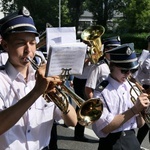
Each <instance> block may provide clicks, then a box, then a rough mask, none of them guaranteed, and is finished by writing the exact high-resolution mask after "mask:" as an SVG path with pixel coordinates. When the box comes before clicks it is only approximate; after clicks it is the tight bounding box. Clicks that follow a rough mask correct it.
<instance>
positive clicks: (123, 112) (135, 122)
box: [92, 43, 150, 150]
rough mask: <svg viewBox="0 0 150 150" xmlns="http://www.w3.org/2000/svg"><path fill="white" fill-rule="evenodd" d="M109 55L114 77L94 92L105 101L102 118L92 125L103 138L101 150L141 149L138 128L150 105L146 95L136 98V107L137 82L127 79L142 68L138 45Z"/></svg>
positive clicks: (126, 45) (129, 44)
mask: <svg viewBox="0 0 150 150" xmlns="http://www.w3.org/2000/svg"><path fill="white" fill-rule="evenodd" d="M107 52H108V53H109V54H110V65H109V67H110V74H109V76H108V78H107V79H106V80H105V81H103V82H102V83H101V84H100V86H99V89H98V88H97V89H96V90H95V91H94V97H97V98H98V97H99V98H100V99H101V100H102V102H103V112H102V115H101V117H100V118H99V119H98V120H97V121H96V122H95V123H94V124H93V125H92V128H93V130H94V132H95V133H96V135H97V136H98V137H99V138H100V140H99V147H98V150H105V149H109V150H133V149H136V150H140V144H139V142H138V140H137V138H136V135H135V131H134V129H135V128H139V127H141V126H143V125H144V123H145V121H144V119H143V117H142V115H141V114H140V112H141V111H142V110H143V109H145V108H147V107H148V105H149V104H150V102H149V100H148V98H147V96H148V95H147V94H146V93H142V94H141V95H140V96H138V97H135V98H136V103H135V104H133V102H132V101H131V94H130V89H131V85H132V84H133V83H132V84H131V85H130V84H129V82H128V80H127V78H129V76H130V75H132V73H133V72H135V71H136V70H137V68H138V62H137V57H136V53H135V51H134V44H133V43H127V44H123V45H122V46H119V47H117V48H114V49H112V50H109V51H107Z"/></svg>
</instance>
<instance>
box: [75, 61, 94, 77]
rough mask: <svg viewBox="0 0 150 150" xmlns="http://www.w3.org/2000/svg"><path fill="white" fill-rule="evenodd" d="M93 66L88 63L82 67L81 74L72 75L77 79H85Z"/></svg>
mask: <svg viewBox="0 0 150 150" xmlns="http://www.w3.org/2000/svg"><path fill="white" fill-rule="evenodd" d="M92 66H93V64H91V63H89V64H88V65H84V67H83V72H82V74H81V75H74V76H75V77H76V78H78V79H87V77H88V74H89V71H90V68H91V67H92Z"/></svg>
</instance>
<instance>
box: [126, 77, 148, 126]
mask: <svg viewBox="0 0 150 150" xmlns="http://www.w3.org/2000/svg"><path fill="white" fill-rule="evenodd" d="M127 81H128V83H129V84H130V86H131V89H130V95H131V101H132V103H133V104H135V103H136V98H135V95H133V94H132V93H135V94H136V96H139V95H140V94H141V93H147V92H146V90H145V89H144V88H143V87H142V85H140V84H139V83H138V82H137V81H136V80H135V79H134V78H133V77H131V76H130V77H129V78H128V79H127ZM131 82H132V83H134V84H135V85H132V84H131ZM132 90H133V91H134V92H132ZM147 94H148V98H149V97H150V93H147ZM149 100H150V99H149ZM149 107H150V106H149ZM141 115H142V117H143V118H144V120H145V122H146V124H147V125H148V127H149V128H150V113H146V112H145V111H142V112H141Z"/></svg>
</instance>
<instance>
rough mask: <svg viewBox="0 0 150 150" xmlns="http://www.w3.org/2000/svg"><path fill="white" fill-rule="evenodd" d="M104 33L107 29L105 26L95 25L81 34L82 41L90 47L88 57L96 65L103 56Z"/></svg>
mask: <svg viewBox="0 0 150 150" xmlns="http://www.w3.org/2000/svg"><path fill="white" fill-rule="evenodd" d="M104 32H105V28H104V27H103V26H101V25H94V26H90V27H88V28H87V29H85V30H84V31H83V32H82V33H81V39H82V40H83V41H84V42H86V43H87V44H88V45H89V46H90V50H89V52H88V55H89V57H90V58H91V61H92V63H94V64H95V63H97V62H98V60H99V58H100V57H101V56H103V50H102V42H101V36H102V35H103V34H104Z"/></svg>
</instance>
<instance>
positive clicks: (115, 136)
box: [98, 130, 140, 150]
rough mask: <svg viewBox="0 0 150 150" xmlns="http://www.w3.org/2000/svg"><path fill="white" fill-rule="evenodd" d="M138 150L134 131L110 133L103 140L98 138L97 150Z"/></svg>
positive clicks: (138, 146) (138, 145)
mask: <svg viewBox="0 0 150 150" xmlns="http://www.w3.org/2000/svg"><path fill="white" fill-rule="evenodd" d="M107 149H108V150H140V143H139V142H138V140H137V138H136V136H135V132H134V130H128V131H124V132H117V133H110V134H109V135H108V136H107V137H105V138H100V140H99V147H98V150H107Z"/></svg>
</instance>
